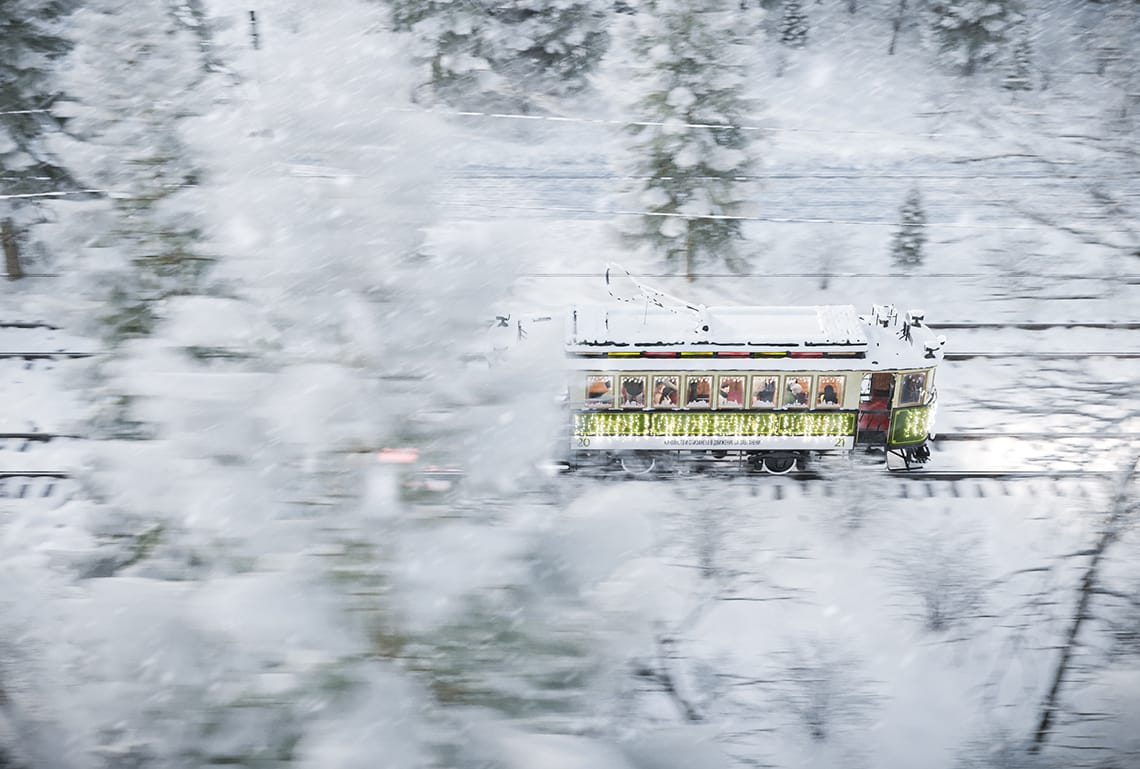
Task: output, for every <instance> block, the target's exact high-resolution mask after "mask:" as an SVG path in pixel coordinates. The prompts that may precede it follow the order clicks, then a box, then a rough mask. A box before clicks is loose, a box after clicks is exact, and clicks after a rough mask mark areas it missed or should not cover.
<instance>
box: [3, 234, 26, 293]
mask: <svg viewBox="0 0 1140 769" xmlns="http://www.w3.org/2000/svg"><path fill="white" fill-rule="evenodd" d="M0 243H3V247H4V268H5V271H6V272H7V274H8V280H19V279H20V278H22V277H24V269H23V267H21V266H20V248H19V246H18V245H17V243H16V228H15V226H13V224H12V220H11V219H5V220H4V222H3V223H2V224H0Z"/></svg>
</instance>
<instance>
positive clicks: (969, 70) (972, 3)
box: [930, 0, 1016, 76]
mask: <svg viewBox="0 0 1140 769" xmlns="http://www.w3.org/2000/svg"><path fill="white" fill-rule="evenodd" d="M1011 3H1012V0H934V2H933V3H932V4H931V6H930V11H931V14H932V16H933V21H934V32H935V35H936V36H937V38H938V42H939V49H940V51H941V53H942V55H943V56H944V57H945V59H946V60H947V61H948V62H949V63H950V64H951V66H953V67H954V68H955V69H957V70H958V71H959V72H960V73H961V74H963V75H967V76H969V75H973V74H974V73H975V72H976V71H977V70H978V68H979V67H980V66H982V65H985V64H988V63H989V62H991V61H993V60H994V59H996V58H997V57H998V55H999V54H1000V53H1001V48H1002V44H1003V43H1004V42H1005V40H1006V37H1007V34H1008V31H1009V28H1010V27H1011V25H1012V24H1013V23H1015V22H1016V19H1015V18H1014V14H1013V13H1011Z"/></svg>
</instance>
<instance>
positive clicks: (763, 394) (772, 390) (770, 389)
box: [752, 379, 776, 406]
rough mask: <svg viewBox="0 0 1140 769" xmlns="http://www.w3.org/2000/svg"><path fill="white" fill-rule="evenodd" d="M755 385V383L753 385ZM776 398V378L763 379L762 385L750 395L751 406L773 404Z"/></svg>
mask: <svg viewBox="0 0 1140 769" xmlns="http://www.w3.org/2000/svg"><path fill="white" fill-rule="evenodd" d="M753 386H754V387H755V385H753ZM775 400H776V380H775V379H765V380H764V386H763V387H762V388H760V389H759V390H758V391H757V392H756V393H755V395H753V397H752V405H753V406H774V405H776V404H775Z"/></svg>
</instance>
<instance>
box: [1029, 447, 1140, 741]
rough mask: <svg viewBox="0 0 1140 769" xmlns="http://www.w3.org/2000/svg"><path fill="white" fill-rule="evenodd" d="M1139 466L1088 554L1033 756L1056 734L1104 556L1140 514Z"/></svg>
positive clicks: (1132, 466) (1132, 467)
mask: <svg viewBox="0 0 1140 769" xmlns="http://www.w3.org/2000/svg"><path fill="white" fill-rule="evenodd" d="M1138 466H1140V456H1137V457H1135V458H1133V460H1132V461H1131V462H1130V463H1129V465H1128V467H1127V468H1126V470H1125V472H1124V475H1123V477H1122V478H1121V480H1120V484H1119V486H1118V487H1117V489H1116V492H1115V493H1114V494H1113V496H1112V501H1111V503H1110V508H1109V513H1108V517H1107V518H1106V519H1105V521H1104V528H1103V529H1102V531H1101V533H1100V536H1099V537H1098V538H1097V541H1096V543H1095V544H1094V545H1093V547H1092V548H1091V549H1090V551H1089V554H1090V558H1089V563H1088V565H1087V566H1086V567H1085V570H1084V574H1083V575H1082V577H1081V582H1080V588H1079V592H1078V595H1077V605H1076V608H1075V610H1074V612H1073V618H1072V622H1071V624H1070V625H1069V629H1068V631H1067V632H1066V634H1065V640H1064V642H1063V643H1062V645H1061V656H1060V658H1059V659H1058V660H1057V666H1056V668H1054V670H1053V676H1052V682H1051V683H1050V686H1049V692H1048V693H1047V694H1046V695H1045V701H1044V702H1042V703H1041V711H1040V714H1039V717H1038V722H1037V729H1036V731H1035V732H1034V735H1033V741H1032V743H1030V746H1029V752H1030V753H1039V752H1040V751H1041V748H1042V747H1043V746H1044V744H1045V741H1046V740H1048V739H1049V734H1050V733H1051V732H1052V730H1053V726H1054V721H1055V719H1056V715H1057V709H1058V700H1059V699H1060V695H1061V687H1062V685H1063V684H1064V682H1065V680H1066V679H1067V678H1068V676H1069V672H1070V668H1071V666H1072V664H1073V656H1074V654H1075V652H1076V650H1077V648H1078V638H1079V637H1080V633H1081V629H1082V628H1083V626H1084V624H1085V621H1086V620H1089V619H1091V618H1092V614H1091V613H1090V604H1091V602H1092V600H1093V596H1094V595H1096V594H1097V593H1098V592H1099V591H1100V590H1101V587H1100V585H1099V584H1098V578H1099V575H1100V570H1101V566H1102V564H1103V563H1104V560H1105V555H1106V553H1107V552H1108V550H1109V548H1111V547H1112V545H1113V544H1114V543H1115V542H1116V541H1117V540H1118V539H1120V537H1121V536H1122V535H1123V533H1124V532H1125V531H1126V530H1127V528H1128V526H1129V525H1130V524H1132V523H1134V520H1133V519H1134V517H1135V516H1136V513H1137V512H1138V511H1140V500H1137V499H1136V498H1135V497H1134V496H1133V495H1132V493H1131V488H1132V483H1133V481H1134V480H1135V478H1136V472H1137V467H1138Z"/></svg>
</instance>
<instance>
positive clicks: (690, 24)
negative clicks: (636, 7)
mask: <svg viewBox="0 0 1140 769" xmlns="http://www.w3.org/2000/svg"><path fill="white" fill-rule="evenodd" d="M738 14H739V11H738V10H737V9H733V8H731V6H730V5H725V4H724V3H722V2H719V0H699V1H698V2H682V1H681V0H655V2H652V3H649V7H648V8H646V9H644V10H643V12H641V13H639V14H637V15H636V16H634V17H633V18H632V19H631V20H630V21H631V25H632V28H631V30H630V33H629V40H628V45H629V46H630V48H631V50H632V54H633V55H632V59H633V60H634V62H635V65H634V66H635V70H634V72H633V86H634V87H635V88H636V100H635V101H634V102H633V104H632V106H631V112H632V113H633V114H636V115H638V116H639V118H640V120H639V122H638V123H637V124H633V125H631V126H630V127H629V128H628V132H629V134H630V135H631V137H632V140H631V142H630V144H629V151H628V154H627V156H626V158H627V159H626V160H624V161H622V165H623V166H624V168H623V171H624V172H625V173H626V174H627V175H628V176H630V177H632V178H634V179H636V181H635V182H634V187H633V188H632V189H630V190H629V193H630V194H629V204H630V205H631V206H633V207H635V208H636V210H638V211H640V212H643V213H641V214H640V215H639V216H637V217H636V218H633V219H630V220H626V221H625V222H619V223H618V224H619V228H621V229H622V231H623V233H624V234H625V235H627V236H628V237H630V238H631V239H632V241H633V242H634V243H638V244H641V245H643V246H645V247H648V248H649V249H650V250H651V251H652V252H654V253H655V254H657V255H658V256H659V257H663V258H664V261H665V262H666V264H667V265H669V266H670V267H671V268H674V269H676V268H680V269H683V270H684V271H685V273H686V274H687V275H688V276H689V277H690V279H691V278H692V277H693V276H694V275H695V273H696V271H697V268H698V267H699V266H700V265H702V264H708V265H717V264H725V265H727V266H728V267H730V268H731V269H741V268H742V267H743V265H744V260H743V259H742V258H741V255H740V254H739V252H738V246H739V243H740V241H741V240H742V226H741V219H740V217H741V216H742V215H743V214H744V213H745V206H746V204H747V202H748V201H749V200H750V199H751V198H752V197H753V195H754V190H753V189H752V185H751V184H750V183H749V182H748V181H742V179H744V178H746V177H748V176H749V174H751V173H752V172H753V168H754V166H755V158H754V156H753V154H752V151H751V147H750V144H751V139H752V136H753V134H751V133H750V132H749V131H747V130H744V129H743V128H742V127H741V125H742V124H743V123H746V122H748V120H747V117H748V115H749V112H750V110H751V104H750V103H749V101H748V99H747V97H746V95H745V89H744V85H745V78H746V72H747V70H746V66H747V64H746V62H747V58H746V57H743V56H741V55H740V54H741V46H739V45H738V39H737V37H736V29H737V28H738V25H739V15H738ZM641 121H644V122H641Z"/></svg>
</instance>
